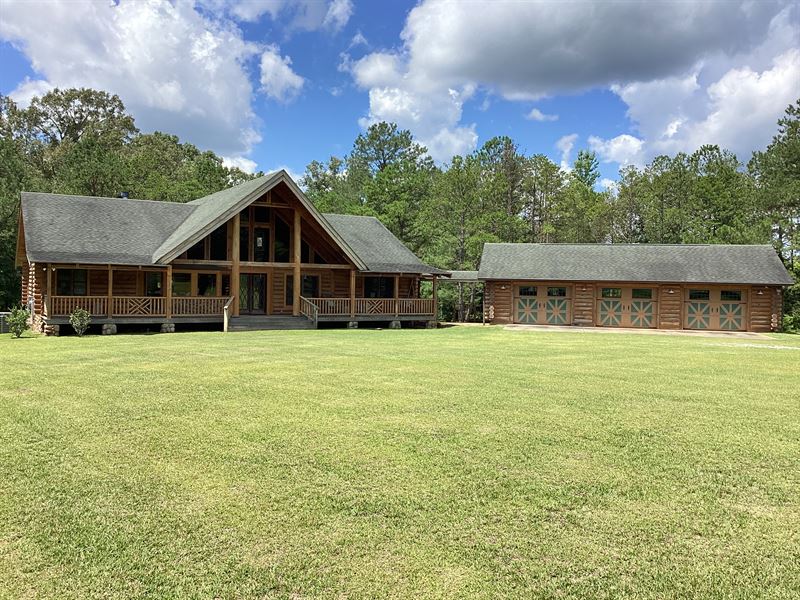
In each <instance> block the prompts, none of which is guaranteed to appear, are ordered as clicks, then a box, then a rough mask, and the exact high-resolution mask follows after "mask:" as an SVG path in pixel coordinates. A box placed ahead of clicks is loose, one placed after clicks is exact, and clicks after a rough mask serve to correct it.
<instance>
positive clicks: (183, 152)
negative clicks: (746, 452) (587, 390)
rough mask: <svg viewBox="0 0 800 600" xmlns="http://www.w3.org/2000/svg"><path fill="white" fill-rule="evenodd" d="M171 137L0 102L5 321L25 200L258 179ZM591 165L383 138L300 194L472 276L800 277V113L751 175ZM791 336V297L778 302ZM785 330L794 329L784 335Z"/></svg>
mask: <svg viewBox="0 0 800 600" xmlns="http://www.w3.org/2000/svg"><path fill="white" fill-rule="evenodd" d="M257 175H258V174H256V175H250V174H247V173H244V172H242V171H241V170H239V169H237V168H230V167H226V166H225V165H224V164H223V162H222V159H221V158H220V157H218V156H217V155H215V154H214V153H213V152H210V151H201V150H199V149H198V148H196V147H195V146H193V145H191V144H187V143H181V142H180V140H179V139H178V138H177V137H176V136H173V135H169V134H165V133H160V132H155V133H151V134H142V133H141V132H139V131H138V129H137V128H136V126H135V123H134V120H133V118H132V117H131V116H130V115H129V114H128V113H127V112H126V110H125V107H124V105H123V103H122V101H121V100H120V99H119V98H118V97H117V96H114V95H111V94H108V93H106V92H102V91H96V90H89V89H69V90H53V91H51V92H49V93H47V94H45V95H44V96H42V97H41V98H34V99H33V101H32V102H31V103H30V105H29V106H28V107H27V108H20V107H18V106H16V105H15V104H14V102H13V101H12V100H11V99H10V98H8V97H2V96H0V307H2V306H8V305H11V304H13V303H16V302H18V300H19V274H18V273H17V272H16V270H15V269H14V268H13V260H14V251H15V242H16V228H17V215H18V211H19V192H20V191H22V190H27V191H45V192H56V193H65V194H82V195H94V196H110V197H116V196H118V195H119V194H120V193H121V192H127V193H128V195H129V196H130V197H132V198H141V199H147V200H166V201H173V202H186V201H189V200H193V199H195V198H198V197H200V196H203V195H206V194H210V193H213V192H215V191H218V190H220V189H223V188H225V187H228V186H230V185H235V184H237V183H241V182H242V181H245V180H247V179H249V178H251V177H254V176H257ZM599 177H600V172H599V168H598V160H597V157H596V156H595V155H594V153H592V152H589V151H587V150H581V151H579V152H578V155H577V158H576V160H575V161H574V163H573V164H572V165H571V168H569V169H564V168H562V167H561V166H559V165H557V164H556V163H554V162H553V161H552V160H550V159H549V158H548V157H547V156H545V155H543V154H533V155H527V154H525V152H524V151H522V150H521V149H520V147H519V145H518V144H517V143H516V142H515V141H514V140H513V139H511V138H510V137H506V136H501V137H495V138H492V139H490V140H488V141H487V142H486V143H484V144H483V146H481V147H480V148H478V149H477V150H475V151H474V152H473V153H471V154H469V155H466V156H454V157H453V159H452V160H451V161H450V162H449V164H446V165H436V164H435V163H434V161H433V160H432V159H431V157H430V156H429V155H428V152H427V149H426V148H425V147H424V146H423V145H421V144H419V143H418V142H416V141H415V140H414V138H413V136H412V135H411V133H410V132H409V131H406V130H402V129H399V128H398V127H397V126H396V125H394V124H392V123H377V124H375V125H372V126H371V127H369V129H367V130H366V131H365V132H364V133H362V134H360V135H358V136H357V137H356V139H355V140H354V143H353V146H352V150H351V151H350V153H349V154H347V155H345V156H331V157H329V158H328V159H327V160H325V161H316V160H315V161H312V162H311V163H310V164H309V165H308V166H307V167H306V170H305V172H304V175H303V177H302V179H301V181H300V183H301V185H302V186H303V187H304V188H305V190H306V193H307V195H308V197H309V198H310V199H311V200H312V201H313V202H314V204H315V205H316V206H317V207H318V208H319V209H320V210H321V211H323V212H336V213H345V214H367V215H373V216H376V217H378V218H379V219H380V220H381V221H382V222H383V223H384V224H385V225H386V226H387V227H388V228H389V229H390V230H391V231H392V232H393V233H394V234H395V235H396V236H397V237H398V238H400V239H401V240H402V241H403V242H404V243H405V244H406V245H407V246H408V247H409V248H411V250H413V251H414V252H415V253H416V254H417V255H419V256H420V257H421V258H422V259H423V260H424V261H426V262H428V263H430V264H432V265H436V266H439V267H442V268H447V269H454V270H456V269H457V270H474V269H477V266H478V262H479V260H480V256H481V252H482V248H483V244H484V243H486V242H550V243H552V242H576V243H582V242H594V243H610V242H621V243H664V244H667V243H728V244H745V243H764V244H767V243H772V244H774V246H775V248H776V249H777V250H778V252H779V253H780V254H781V256H782V258H783V259H784V261H785V263H786V265H787V267H789V268H790V270H792V271H793V272H794V273H795V274H796V276H797V275H798V271H800V261H798V260H797V257H798V252H800V234H799V233H798V231H800V100H799V101H798V102H797V103H796V104H794V105H792V106H789V107H788V108H787V109H786V113H785V115H784V116H783V118H781V119H780V121H778V128H777V132H776V134H775V137H774V138H773V141H772V143H771V144H770V145H769V146H768V147H767V148H766V149H765V150H764V151H760V152H755V153H753V155H752V156H751V157H750V159H749V161H748V162H747V164H743V163H742V162H740V161H739V159H738V158H737V157H736V156H735V155H733V154H732V153H730V152H728V151H727V150H725V149H721V148H719V147H717V146H713V145H707V146H703V147H701V148H699V149H698V150H697V151H696V152H694V153H692V154H684V153H680V154H677V155H675V156H659V157H656V158H655V159H654V160H652V161H651V162H650V163H649V164H647V165H645V166H643V167H633V166H630V167H626V168H624V169H622V170H621V171H620V175H619V180H618V182H617V183H616V184H615V185H614V186H612V187H611V188H610V189H605V190H598V189H597V188H598V185H597V184H598V180H599ZM467 288H468V289H467V290H465V289H464V288H463V287H462V288H461V289H460V290H456V289H454V288H453V287H452V286H443V287H442V288H441V295H440V304H441V306H442V310H443V317H444V318H458V317H461V318H467V319H469V318H479V315H480V302H481V296H480V289H477V290H476V289H469V286H467ZM786 299H787V309H788V311H787V312H790V313H793V314H795V318H796V323H797V324H800V291H798V288H797V286H795V287H794V288H792V289H791V290H790V291H789V293H788V294H787V298H786ZM791 322H792V321H791V319H790V320H789V323H790V324H791Z"/></svg>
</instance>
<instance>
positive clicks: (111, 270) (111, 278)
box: [106, 265, 114, 319]
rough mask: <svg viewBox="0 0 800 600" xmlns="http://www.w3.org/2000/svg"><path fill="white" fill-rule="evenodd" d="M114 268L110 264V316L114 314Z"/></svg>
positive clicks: (107, 307)
mask: <svg viewBox="0 0 800 600" xmlns="http://www.w3.org/2000/svg"><path fill="white" fill-rule="evenodd" d="M113 294H114V269H112V268H111V265H108V300H107V302H108V306H106V311H107V312H108V318H109V319H110V318H111V317H113V316H114V306H113V304H114V299H113Z"/></svg>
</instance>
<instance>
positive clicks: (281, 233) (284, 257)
mask: <svg viewBox="0 0 800 600" xmlns="http://www.w3.org/2000/svg"><path fill="white" fill-rule="evenodd" d="M290 248H291V234H290V231H289V226H288V225H287V224H286V222H285V221H284V220H283V219H281V218H280V217H278V216H276V217H275V262H289V261H290V260H291V259H290V258H289V252H290V250H289V249H290Z"/></svg>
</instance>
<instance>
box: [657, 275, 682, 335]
mask: <svg viewBox="0 0 800 600" xmlns="http://www.w3.org/2000/svg"><path fill="white" fill-rule="evenodd" d="M670 291H672V293H670ZM658 328H659V329H683V288H682V287H681V286H679V285H675V284H672V285H661V286H659V287H658Z"/></svg>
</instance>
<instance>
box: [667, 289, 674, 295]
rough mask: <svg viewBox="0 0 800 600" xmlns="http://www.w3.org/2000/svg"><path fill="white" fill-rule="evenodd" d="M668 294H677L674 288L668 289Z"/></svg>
mask: <svg viewBox="0 0 800 600" xmlns="http://www.w3.org/2000/svg"><path fill="white" fill-rule="evenodd" d="M667 293H668V294H674V293H675V290H673V289H672V288H670V289H668V290H667Z"/></svg>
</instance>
